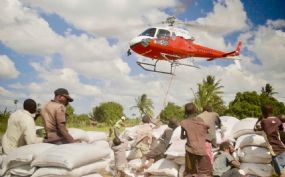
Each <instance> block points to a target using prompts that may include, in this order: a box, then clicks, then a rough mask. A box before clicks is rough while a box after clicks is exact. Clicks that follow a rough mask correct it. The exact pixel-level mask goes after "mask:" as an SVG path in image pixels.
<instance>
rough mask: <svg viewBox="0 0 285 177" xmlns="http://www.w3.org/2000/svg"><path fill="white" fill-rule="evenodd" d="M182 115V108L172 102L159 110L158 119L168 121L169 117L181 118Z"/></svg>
mask: <svg viewBox="0 0 285 177" xmlns="http://www.w3.org/2000/svg"><path fill="white" fill-rule="evenodd" d="M183 115H184V109H183V108H182V107H180V106H177V105H175V104H174V103H171V102H170V103H168V104H167V106H166V107H165V108H164V109H163V110H162V111H161V112H160V119H161V120H164V121H168V120H170V119H171V118H176V119H178V120H182V119H183Z"/></svg>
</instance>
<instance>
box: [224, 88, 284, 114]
mask: <svg viewBox="0 0 285 177" xmlns="http://www.w3.org/2000/svg"><path fill="white" fill-rule="evenodd" d="M264 104H271V105H272V106H273V114H274V115H275V116H278V115H279V114H284V113H285V106H284V104H283V103H282V102H279V101H278V100H277V99H275V98H274V97H272V96H270V95H268V94H267V93H261V94H260V95H259V94H257V93H256V92H255V91H253V92H243V93H240V92H239V93H237V94H236V97H235V99H234V100H233V101H232V102H230V104H229V109H228V110H227V111H226V113H227V114H228V115H232V116H235V117H238V118H240V119H243V118H246V117H256V118H257V117H260V116H261V110H260V107H261V106H262V105H264Z"/></svg>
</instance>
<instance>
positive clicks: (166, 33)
mask: <svg viewBox="0 0 285 177" xmlns="http://www.w3.org/2000/svg"><path fill="white" fill-rule="evenodd" d="M157 37H158V38H165V37H170V32H169V31H168V30H165V29H159V30H158V33H157Z"/></svg>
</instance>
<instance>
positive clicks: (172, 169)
mask: <svg viewBox="0 0 285 177" xmlns="http://www.w3.org/2000/svg"><path fill="white" fill-rule="evenodd" d="M178 169H179V167H178V165H176V164H175V163H174V162H172V161H170V160H168V159H160V160H159V161H157V162H155V163H154V164H153V165H152V166H151V167H150V168H148V169H147V170H145V172H146V173H149V174H151V175H156V176H165V177H166V176H169V177H178Z"/></svg>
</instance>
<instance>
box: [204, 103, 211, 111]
mask: <svg viewBox="0 0 285 177" xmlns="http://www.w3.org/2000/svg"><path fill="white" fill-rule="evenodd" d="M203 111H207V112H212V111H213V109H212V107H211V106H210V105H206V106H204V107H203Z"/></svg>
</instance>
